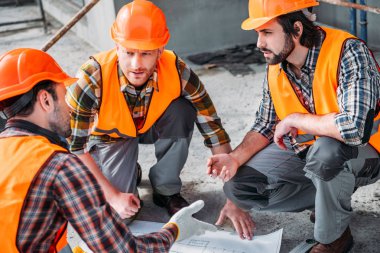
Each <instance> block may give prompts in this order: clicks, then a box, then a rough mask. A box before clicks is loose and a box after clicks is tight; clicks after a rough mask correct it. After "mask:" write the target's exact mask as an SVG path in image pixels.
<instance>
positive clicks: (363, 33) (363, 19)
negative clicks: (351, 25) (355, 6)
mask: <svg viewBox="0 0 380 253" xmlns="http://www.w3.org/2000/svg"><path fill="white" fill-rule="evenodd" d="M360 4H361V5H366V1H365V0H360ZM359 24H360V38H361V39H362V40H364V41H367V37H368V36H367V24H368V22H367V12H365V11H360V23H359Z"/></svg>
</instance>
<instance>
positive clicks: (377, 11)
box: [319, 0, 380, 14]
mask: <svg viewBox="0 0 380 253" xmlns="http://www.w3.org/2000/svg"><path fill="white" fill-rule="evenodd" d="M319 2H324V3H328V4H333V5H338V6H343V7H349V8H355V9H358V10H362V11H368V12H372V13H375V14H380V8H378V7H372V6H368V5H361V4H356V3H350V2H346V1H341V0H319Z"/></svg>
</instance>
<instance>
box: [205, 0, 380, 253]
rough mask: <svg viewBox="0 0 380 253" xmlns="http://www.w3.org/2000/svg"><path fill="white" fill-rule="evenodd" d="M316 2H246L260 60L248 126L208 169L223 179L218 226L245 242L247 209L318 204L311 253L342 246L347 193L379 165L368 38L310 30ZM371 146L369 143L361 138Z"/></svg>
mask: <svg viewBox="0 0 380 253" xmlns="http://www.w3.org/2000/svg"><path fill="white" fill-rule="evenodd" d="M317 5H318V2H317V1H315V0H284V1H277V0H250V1H249V7H248V8H249V18H248V19H246V20H245V21H244V22H243V23H242V28H243V29H244V30H252V29H254V30H256V32H257V34H258V39H257V47H258V48H259V49H260V50H261V52H262V53H263V55H264V57H265V59H266V62H267V70H266V71H267V75H266V77H265V79H264V82H263V93H262V94H263V96H262V100H261V104H260V106H259V108H258V111H257V113H256V120H255V123H254V124H253V126H252V128H251V130H250V131H249V132H248V133H247V135H246V136H245V137H244V139H243V141H242V142H241V144H240V145H238V146H237V147H236V148H235V149H234V150H233V151H232V152H231V153H229V154H224V155H215V156H212V157H211V158H210V159H209V161H208V170H207V172H208V173H209V174H210V175H214V176H218V177H219V178H221V179H222V180H223V181H224V182H226V183H225V185H224V192H225V194H226V195H227V198H228V200H227V203H226V204H225V206H224V208H223V209H222V211H221V214H220V216H219V219H218V221H217V224H220V223H222V222H223V220H224V219H225V218H229V219H231V220H232V222H233V224H234V226H235V228H236V230H237V231H238V232H239V234H240V236H241V237H244V236H245V237H247V238H252V228H253V227H254V226H255V224H254V222H253V220H252V218H251V216H250V215H249V213H248V211H249V210H252V209H253V210H263V211H283V212H297V211H302V210H305V209H309V208H310V209H312V208H315V213H314V214H313V215H312V216H311V218H312V220H313V221H314V217H315V226H314V237H315V239H316V240H317V241H318V242H319V243H318V244H317V245H316V246H314V247H313V249H312V251H311V252H313V253H316V252H334V253H337V252H347V251H348V250H349V249H350V248H351V247H352V245H353V238H352V235H351V232H350V228H349V220H350V217H351V214H352V208H351V203H350V201H351V195H352V194H353V192H354V191H355V189H356V188H357V187H359V186H362V185H367V184H371V183H374V182H376V181H377V180H378V179H379V177H380V173H379V169H380V159H379V152H380V133H379V122H380V121H379V119H380V115H379V110H380V74H379V68H378V65H377V63H376V61H375V60H374V58H373V56H372V54H371V53H370V51H369V50H368V48H367V46H366V45H365V43H364V42H363V41H361V40H359V39H357V38H355V37H354V36H352V35H350V34H348V33H346V32H343V31H341V30H337V29H331V28H327V27H319V26H316V25H315V24H314V23H313V21H315V14H312V13H311V12H310V10H309V9H308V8H311V7H313V6H317ZM367 143H368V144H367Z"/></svg>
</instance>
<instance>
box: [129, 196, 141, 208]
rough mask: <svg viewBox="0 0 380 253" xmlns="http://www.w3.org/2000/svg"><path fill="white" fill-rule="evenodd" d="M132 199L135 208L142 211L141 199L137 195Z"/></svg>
mask: <svg viewBox="0 0 380 253" xmlns="http://www.w3.org/2000/svg"><path fill="white" fill-rule="evenodd" d="M130 198H131V203H132V206H135V207H137V208H138V209H140V208H141V204H140V199H139V198H138V197H137V196H135V195H131V197H130Z"/></svg>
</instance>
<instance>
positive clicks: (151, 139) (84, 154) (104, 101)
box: [67, 0, 231, 218]
mask: <svg viewBox="0 0 380 253" xmlns="http://www.w3.org/2000/svg"><path fill="white" fill-rule="evenodd" d="M111 35H112V39H113V40H114V41H115V44H116V47H115V48H113V49H111V50H109V51H107V52H102V53H99V54H97V55H95V56H92V57H91V58H90V59H89V60H88V61H87V62H86V63H85V64H84V65H82V67H81V68H80V70H79V72H78V74H77V77H78V78H79V80H78V82H76V83H75V84H73V85H72V86H70V88H69V90H68V94H67V101H68V104H69V105H70V107H71V108H72V110H73V113H72V121H71V122H72V130H73V131H72V135H71V138H70V139H71V144H70V149H71V151H72V152H73V153H75V154H77V155H78V156H79V158H80V159H81V160H82V161H83V162H84V163H85V164H86V165H87V166H88V167H89V168H90V170H91V171H92V172H93V173H94V175H95V176H96V177H97V179H98V181H99V182H100V184H101V186H102V188H103V189H104V191H105V194H106V197H107V200H108V201H109V202H110V204H111V206H113V207H114V208H115V209H116V210H117V211H118V212H119V213H120V215H121V216H123V217H125V218H130V217H131V216H134V215H135V214H136V213H137V212H138V210H139V208H140V206H141V205H140V200H139V198H138V192H137V179H138V175H137V174H138V170H137V169H136V168H137V159H138V144H139V143H144V144H154V147H155V155H156V158H157V163H156V164H155V165H153V166H152V167H151V168H150V171H149V179H150V182H151V184H152V187H153V202H154V203H155V204H156V205H158V206H161V207H165V208H166V209H167V211H168V213H169V215H173V214H174V213H175V212H177V211H178V210H179V209H181V208H182V207H184V206H187V205H188V202H187V201H186V200H185V199H184V198H183V197H182V196H181V194H180V190H181V186H182V182H181V179H180V173H181V170H182V168H183V166H184V164H185V162H186V159H187V156H188V149H189V144H190V140H191V137H192V132H193V128H194V122H196V124H197V126H198V129H199V131H200V132H201V134H202V135H203V137H204V143H205V145H206V146H207V147H209V148H211V151H212V153H213V154H218V153H226V152H229V151H230V150H231V147H230V144H229V142H230V139H229V136H228V134H227V133H226V131H225V130H224V128H223V126H222V124H221V120H220V118H219V117H218V115H217V113H216V111H215V107H214V105H213V103H212V101H211V99H210V97H209V95H208V94H207V92H206V90H205V87H204V86H203V84H202V83H201V81H200V80H199V79H198V77H197V75H196V74H195V73H194V72H193V71H192V70H191V69H190V68H189V66H187V65H186V64H185V63H184V61H183V60H182V59H180V58H179V57H178V56H177V55H176V54H175V53H174V52H172V51H169V50H165V49H164V47H165V45H166V44H167V43H168V41H169V37H170V35H169V30H168V28H167V26H166V21H165V16H164V13H163V12H162V11H161V10H160V9H159V8H158V7H157V6H155V5H154V4H153V3H152V2H150V1H145V0H135V1H132V2H130V3H128V4H126V5H125V6H124V7H122V8H121V9H120V11H119V12H118V14H117V17H116V20H115V22H114V24H113V26H112V28H111Z"/></svg>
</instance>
